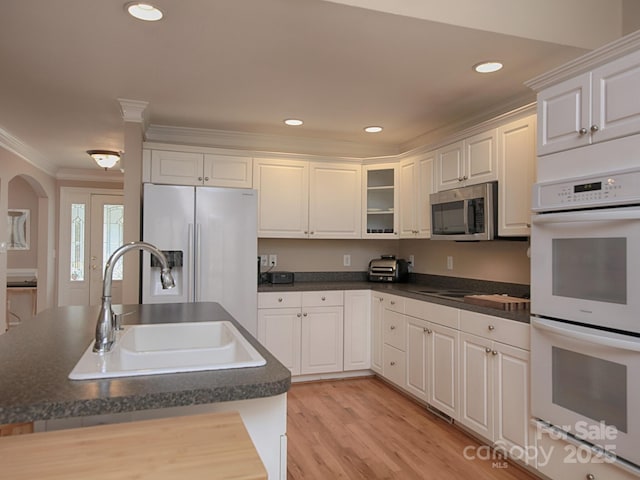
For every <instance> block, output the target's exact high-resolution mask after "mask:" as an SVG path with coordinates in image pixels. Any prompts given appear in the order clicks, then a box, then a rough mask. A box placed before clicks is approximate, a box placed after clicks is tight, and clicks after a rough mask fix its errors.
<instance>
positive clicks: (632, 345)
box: [531, 318, 640, 352]
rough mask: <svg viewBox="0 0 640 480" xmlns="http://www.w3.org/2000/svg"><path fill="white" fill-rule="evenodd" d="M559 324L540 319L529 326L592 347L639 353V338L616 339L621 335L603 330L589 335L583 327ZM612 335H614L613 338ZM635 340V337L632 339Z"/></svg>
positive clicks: (536, 319) (532, 320)
mask: <svg viewBox="0 0 640 480" xmlns="http://www.w3.org/2000/svg"><path fill="white" fill-rule="evenodd" d="M558 323H559V322H556V321H552V320H544V319H541V318H532V319H531V326H532V327H533V328H536V329H538V330H545V331H547V332H550V333H554V334H556V335H561V336H563V337H567V338H571V339H574V340H579V341H582V342H587V343H592V344H594V345H599V346H604V347H611V348H616V349H619V350H630V351H633V352H640V338H638V339H636V340H635V341H634V340H625V339H622V338H618V337H620V336H621V335H616V334H612V333H609V332H606V331H604V330H595V329H593V331H594V332H595V333H589V332H586V331H584V330H586V329H585V328H584V327H579V326H575V327H574V326H572V325H570V324H562V325H563V326H560V325H558ZM613 335H616V336H615V337H614V336H613ZM632 338H635V337H632Z"/></svg>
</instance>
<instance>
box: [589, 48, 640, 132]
mask: <svg viewBox="0 0 640 480" xmlns="http://www.w3.org/2000/svg"><path fill="white" fill-rule="evenodd" d="M591 78H592V82H593V84H592V104H593V125H595V126H597V128H598V130H596V131H595V132H592V141H593V142H600V141H604V140H611V139H612V138H617V137H623V136H626V135H632V134H635V133H638V132H640V52H634V53H632V54H631V55H627V56H625V57H622V58H620V59H618V60H614V61H613V62H611V63H608V64H607V65H603V66H602V67H599V68H597V69H595V70H593V72H592V77H591ZM589 129H590V130H591V127H589Z"/></svg>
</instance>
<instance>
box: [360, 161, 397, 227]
mask: <svg viewBox="0 0 640 480" xmlns="http://www.w3.org/2000/svg"><path fill="white" fill-rule="evenodd" d="M363 176H364V177H363V188H362V204H363V209H362V223H363V225H362V237H363V238H398V216H397V211H398V195H399V190H398V165H397V164H384V165H365V166H364V167H363Z"/></svg>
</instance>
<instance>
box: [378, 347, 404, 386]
mask: <svg viewBox="0 0 640 480" xmlns="http://www.w3.org/2000/svg"><path fill="white" fill-rule="evenodd" d="M382 362H383V364H382V375H383V376H384V378H386V379H387V380H390V381H392V382H393V383H395V384H396V385H400V386H402V385H404V375H405V368H406V359H405V353H404V352H403V351H402V350H398V349H397V348H395V347H392V346H391V345H385V346H384V347H383V349H382Z"/></svg>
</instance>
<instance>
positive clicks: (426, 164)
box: [399, 151, 436, 238]
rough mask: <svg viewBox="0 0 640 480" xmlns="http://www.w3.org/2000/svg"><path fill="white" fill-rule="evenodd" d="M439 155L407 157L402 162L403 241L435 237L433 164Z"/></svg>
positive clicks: (401, 232)
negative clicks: (431, 201) (433, 230)
mask: <svg viewBox="0 0 640 480" xmlns="http://www.w3.org/2000/svg"><path fill="white" fill-rule="evenodd" d="M435 158H436V152H435V151H433V152H428V153H425V154H422V155H417V156H414V157H410V158H407V159H405V160H402V161H401V162H400V166H399V172H400V173H399V177H400V185H399V188H400V215H399V216H400V227H399V228H400V238H429V237H430V236H431V204H430V202H429V195H431V193H433V191H434V188H433V164H434V162H435Z"/></svg>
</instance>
